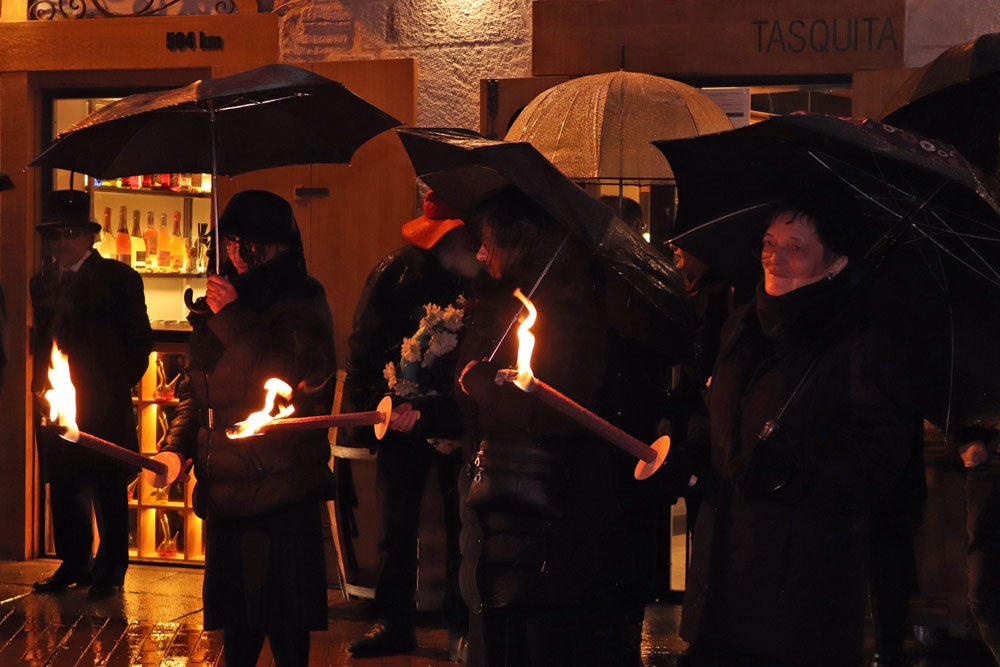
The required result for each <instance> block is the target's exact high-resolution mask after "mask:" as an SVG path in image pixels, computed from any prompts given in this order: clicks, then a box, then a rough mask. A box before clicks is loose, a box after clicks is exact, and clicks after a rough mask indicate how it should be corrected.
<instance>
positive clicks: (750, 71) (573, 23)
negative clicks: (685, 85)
mask: <svg viewBox="0 0 1000 667" xmlns="http://www.w3.org/2000/svg"><path fill="white" fill-rule="evenodd" d="M532 11H533V31H532V39H533V43H532V49H533V60H532V64H533V67H532V70H533V74H535V75H536V76H537V75H556V74H563V75H576V74H588V73H597V72H606V71H612V70H615V69H621V67H622V65H623V62H622V61H623V60H624V68H625V69H628V70H633V71H641V72H652V73H658V74H665V75H667V76H670V75H692V76H713V75H721V76H729V75H765V76H767V75H789V74H808V75H826V74H846V73H851V72H855V71H858V70H865V69H886V68H896V67H902V66H903V51H904V45H905V42H906V39H905V34H904V33H905V25H906V2H905V0H864V1H863V0H840V1H838V2H836V3H832V2H829V1H827V0H823V1H820V0H745V1H743V2H739V3H732V2H721V1H706V0H671V2H662V1H655V0H629V1H628V2H594V1H592V0H546V1H545V2H535V3H533V5H532Z"/></svg>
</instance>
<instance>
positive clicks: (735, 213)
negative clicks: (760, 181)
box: [667, 199, 780, 243]
mask: <svg viewBox="0 0 1000 667" xmlns="http://www.w3.org/2000/svg"><path fill="white" fill-rule="evenodd" d="M778 201H780V200H777V199H774V200H772V201H766V202H762V203H760V204H753V205H752V206H747V207H745V208H741V209H739V210H737V211H730V212H729V213H726V214H724V215H720V216H718V217H715V218H712V219H711V220H707V221H705V222H703V223H701V224H700V225H698V226H697V227H692V228H691V229H689V230H687V231H686V232H684V233H682V234H678V235H677V236H675V237H673V238H672V239H668V240H667V243H673V242H674V241H676V240H678V239H683V238H686V237H688V236H690V235H692V234H694V233H695V232H697V231H699V230H701V229H703V228H704V227H708V226H709V225H714V224H716V223H718V222H722V221H723V220H727V219H729V218H733V217H736V216H739V215H742V214H744V213H749V212H750V211H755V210H757V209H760V208H765V207H767V206H771V205H772V204H775V203H777V202H778Z"/></svg>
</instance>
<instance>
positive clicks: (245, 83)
mask: <svg viewBox="0 0 1000 667" xmlns="http://www.w3.org/2000/svg"><path fill="white" fill-rule="evenodd" d="M399 124H400V122H399V121H398V120H396V119H395V118H393V117H392V116H390V115H388V114H386V113H385V112H383V111H381V110H380V109H378V108H377V107H375V106H373V105H371V104H369V103H368V102H366V101H365V100H363V99H362V98H360V97H358V96H357V95H355V94H354V93H352V92H351V91H350V90H348V89H347V88H346V87H345V86H344V85H343V84H341V83H339V82H337V81H333V80H331V79H327V78H326V77H323V76H320V75H318V74H313V73H312V72H309V71H306V70H303V69H300V68H298V67H293V66H291V65H265V66H263V67H258V68H256V69H252V70H249V71H246V72H241V73H239V74H234V75H232V76H226V77H219V78H215V79H204V80H201V81H195V82H194V83H191V84H189V85H187V86H184V87H182V88H175V89H172V90H165V91H162V92H153V93H139V94H136V95H129V96H128V97H123V98H122V99H120V100H117V101H116V102H112V103H111V104H109V105H107V106H106V107H104V108H102V109H100V110H98V111H95V112H94V113H92V114H90V115H89V116H87V117H86V118H84V119H83V120H82V121H80V122H79V123H77V124H76V125H74V126H73V127H71V128H70V129H69V130H67V131H66V132H64V133H62V134H61V135H60V136H59V137H58V138H57V139H56V141H55V142H53V143H52V145H51V146H49V147H48V148H47V149H46V150H45V151H43V152H42V153H41V154H40V155H39V156H38V157H37V158H36V159H35V160H34V162H32V164H33V165H35V166H41V167H55V168H59V169H68V170H72V171H76V172H80V173H84V174H90V175H91V176H95V177H97V178H115V177H118V176H131V175H134V174H151V173H161V172H163V173H172V172H203V173H214V174H219V175H235V174H242V173H244V172H248V171H254V170H256V169H265V168H268V167H278V166H283V165H291V164H312V163H338V162H340V163H343V162H349V161H350V159H351V156H352V155H353V154H354V152H355V151H356V150H357V149H358V147H359V146H361V144H363V143H365V142H366V141H367V140H368V139H370V138H372V137H374V136H375V135H376V134H379V133H380V132H382V131H384V130H387V129H389V128H392V127H395V126H397V125H399ZM213 137H214V141H213Z"/></svg>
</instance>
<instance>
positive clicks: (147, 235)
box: [142, 211, 159, 269]
mask: <svg viewBox="0 0 1000 667" xmlns="http://www.w3.org/2000/svg"><path fill="white" fill-rule="evenodd" d="M158 236H159V235H158V234H157V233H156V227H154V226H153V212H152V211H147V212H146V229H144V230H142V240H143V241H144V242H145V244H146V266H147V267H148V268H151V269H152V268H155V267H156V266H157V261H156V260H157V258H156V241H157V237H158Z"/></svg>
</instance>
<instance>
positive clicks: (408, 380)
mask: <svg viewBox="0 0 1000 667" xmlns="http://www.w3.org/2000/svg"><path fill="white" fill-rule="evenodd" d="M423 308H424V316H423V317H422V318H421V319H420V325H419V326H418V327H417V330H416V332H415V333H414V334H413V335H412V336H410V337H409V338H404V339H403V343H402V346H401V348H400V359H399V361H398V362H396V363H393V362H391V361H390V362H389V363H387V364H386V365H385V368H384V369H383V371H382V376H383V377H384V378H385V381H386V382H387V383H388V385H389V391H391V392H392V393H394V394H395V395H396V396H399V397H400V398H410V397H414V396H427V395H431V394H434V393H436V392H435V391H434V390H433V389H429V388H427V387H423V386H421V381H422V379H423V377H424V376H425V375H426V371H427V370H428V369H430V368H431V367H432V366H433V365H434V363H435V362H436V361H438V360H439V359H440V358H441V357H444V356H446V355H447V354H448V353H449V352H451V351H452V350H454V349H455V347H456V346H457V345H458V331H459V329H461V328H462V316H463V314H464V311H465V297H464V296H461V295H460V296H459V297H458V299H456V300H455V303H453V304H449V305H447V306H445V307H443V308H442V307H441V306H439V305H437V304H435V303H428V304H424V307H423Z"/></svg>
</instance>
